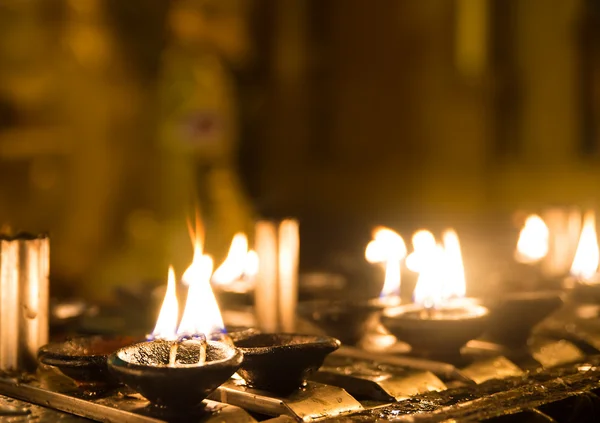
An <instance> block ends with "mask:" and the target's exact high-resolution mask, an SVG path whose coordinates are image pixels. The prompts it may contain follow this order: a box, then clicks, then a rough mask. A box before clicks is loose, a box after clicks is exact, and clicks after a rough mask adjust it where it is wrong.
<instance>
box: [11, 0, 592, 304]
mask: <svg viewBox="0 0 600 423" xmlns="http://www.w3.org/2000/svg"><path fill="white" fill-rule="evenodd" d="M599 156H600V2H597V1H594V0H569V1H564V0H428V1H421V2H418V1H413V0H380V1H376V2H365V1H363V0H172V1H165V0H128V1H120V0H0V175H1V179H0V222H1V223H2V224H5V225H6V226H5V230H9V229H8V228H10V230H12V231H13V232H16V231H20V230H27V231H49V232H50V234H51V236H52V264H51V269H52V270H51V272H52V288H53V289H54V290H55V292H56V293H61V292H64V293H68V294H74V295H75V294H76V295H83V296H90V295H93V296H95V297H96V298H99V297H102V296H103V295H108V293H109V292H111V290H112V289H113V287H114V286H117V285H119V284H129V283H135V282H137V281H140V280H144V279H160V280H165V277H166V269H167V266H168V264H169V263H173V264H175V266H176V268H177V267H178V268H181V269H183V268H184V267H185V266H186V265H187V264H188V263H189V260H190V258H191V254H192V248H191V243H190V241H189V236H188V231H187V226H186V218H188V217H190V216H193V212H194V208H195V207H199V208H200V210H201V213H202V218H203V221H204V224H205V227H206V249H207V251H208V252H209V253H211V254H213V255H214V256H215V257H216V258H217V261H219V260H220V259H221V258H222V257H223V256H224V255H225V253H226V251H227V247H228V245H229V242H230V240H231V237H232V236H233V234H234V233H235V232H237V231H245V232H246V233H248V234H250V235H252V227H253V223H252V222H253V221H254V219H255V218H257V217H266V218H282V217H285V216H296V217H298V218H299V219H300V223H301V240H302V241H301V242H302V249H301V269H302V270H304V271H308V270H315V269H326V270H329V271H341V272H346V273H347V274H353V275H355V277H360V276H356V275H361V274H362V273H361V272H362V270H361V266H363V265H366V263H364V258H363V254H364V247H365V245H366V243H367V241H368V240H369V239H370V238H371V233H370V231H371V229H372V227H373V226H374V225H378V224H383V225H388V226H391V227H393V228H395V229H397V230H398V231H399V232H400V233H402V234H403V235H406V236H405V239H407V240H408V238H409V236H410V233H411V232H412V231H413V230H415V229H419V228H420V227H429V228H430V229H434V230H440V229H442V228H444V227H447V226H454V227H455V228H457V231H458V233H459V235H460V236H461V240H462V241H463V248H464V249H465V250H466V252H465V254H464V256H465V257H468V258H467V259H466V260H465V261H466V265H467V267H469V260H470V261H471V263H473V262H476V263H479V264H477V266H479V268H481V267H485V266H486V265H485V264H482V263H485V257H490V256H493V253H494V248H496V247H498V248H500V247H499V246H503V245H506V246H510V248H514V243H515V241H516V235H515V234H516V232H517V231H518V227H516V226H515V220H514V219H515V213H517V214H518V211H539V210H543V209H545V208H548V207H557V206H558V207H565V206H569V207H570V206H571V205H574V206H580V207H584V208H588V207H595V206H596V200H597V195H596V194H597V192H598V188H599V187H600V166H599V165H600V157H599ZM507 248H508V247H507ZM467 270H468V269H467ZM375 291H377V289H375Z"/></svg>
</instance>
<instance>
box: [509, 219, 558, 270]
mask: <svg viewBox="0 0 600 423" xmlns="http://www.w3.org/2000/svg"><path fill="white" fill-rule="evenodd" d="M549 240H550V231H549V230H548V226H547V225H546V223H545V222H544V220H543V219H542V218H541V217H539V216H538V215H535V214H532V215H530V216H528V217H527V219H526V220H525V224H524V225H523V228H522V229H521V233H520V234H519V240H518V241H517V251H516V252H515V259H516V260H517V261H518V262H521V263H535V262H538V261H540V260H541V259H543V258H544V257H546V254H548V243H549Z"/></svg>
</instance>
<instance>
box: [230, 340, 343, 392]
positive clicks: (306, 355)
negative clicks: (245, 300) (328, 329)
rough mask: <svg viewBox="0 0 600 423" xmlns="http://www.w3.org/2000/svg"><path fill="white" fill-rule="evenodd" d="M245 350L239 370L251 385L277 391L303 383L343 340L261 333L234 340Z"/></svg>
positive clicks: (288, 390)
mask: <svg viewBox="0 0 600 423" xmlns="http://www.w3.org/2000/svg"><path fill="white" fill-rule="evenodd" d="M234 342H235V346H236V347H238V348H239V349H240V350H241V351H242V352H243V353H244V362H243V363H242V366H241V367H240V369H239V370H238V374H239V375H240V376H241V377H243V378H244V380H245V381H246V383H247V384H248V386H250V387H252V388H257V389H263V390H266V391H270V392H273V393H277V394H284V395H285V394H288V393H290V392H292V391H294V390H296V389H298V388H300V387H302V386H303V385H304V384H305V382H306V379H307V377H308V376H309V375H310V374H311V373H312V372H314V371H316V370H318V369H319V367H321V365H322V364H323V360H325V357H326V356H327V355H328V354H329V353H331V352H333V351H335V350H337V349H338V348H339V346H340V341H338V340H337V339H335V338H330V337H328V336H315V335H298V334H288V333H281V334H270V333H261V334H255V335H250V336H248V337H245V338H238V339H235V340H234Z"/></svg>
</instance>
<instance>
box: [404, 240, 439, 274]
mask: <svg viewBox="0 0 600 423" xmlns="http://www.w3.org/2000/svg"><path fill="white" fill-rule="evenodd" d="M412 245H413V249H414V251H413V252H412V253H410V254H409V255H408V257H406V267H407V268H408V269H409V270H412V271H413V272H415V273H419V272H420V271H421V269H423V268H425V267H426V266H428V264H427V262H428V257H429V256H431V255H432V254H434V250H435V248H436V243H435V237H434V236H433V234H432V233H431V232H429V231H428V230H426V229H420V230H418V231H417V232H415V233H414V234H413V237H412Z"/></svg>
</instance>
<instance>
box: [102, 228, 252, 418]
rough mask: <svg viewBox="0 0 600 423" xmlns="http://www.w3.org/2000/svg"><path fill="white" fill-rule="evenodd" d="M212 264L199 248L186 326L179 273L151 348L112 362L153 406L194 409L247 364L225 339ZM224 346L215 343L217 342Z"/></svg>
mask: <svg viewBox="0 0 600 423" xmlns="http://www.w3.org/2000/svg"><path fill="white" fill-rule="evenodd" d="M212 266H213V264H212V259H211V258H210V257H209V256H206V255H203V254H202V245H201V242H200V241H199V237H196V239H195V242H194V258H193V261H192V264H191V265H190V266H189V267H188V269H187V270H186V271H185V273H184V274H183V277H182V280H183V281H184V282H185V283H186V284H187V285H188V286H189V289H188V296H187V301H186V305H185V309H184V311H183V316H182V318H181V322H180V323H179V325H177V321H178V303H177V295H176V292H175V290H176V288H175V281H176V280H175V272H174V271H173V268H170V269H169V278H168V286H167V290H166V293H165V298H164V300H163V304H162V307H161V310H160V313H159V316H158V320H157V323H156V327H155V329H154V331H153V332H152V335H151V336H150V337H149V338H150V340H149V341H147V342H140V343H137V344H134V345H130V346H127V347H124V348H121V349H119V350H117V351H116V352H114V353H113V354H111V355H110V357H109V358H108V366H109V369H110V370H111V371H112V372H113V373H114V374H115V375H116V376H117V377H118V378H119V379H120V380H121V381H122V382H123V383H125V384H126V385H128V386H129V387H131V388H132V389H134V390H136V391H138V392H139V393H140V394H142V395H143V396H144V397H146V398H147V399H148V400H150V402H152V403H153V404H156V405H160V406H166V407H168V408H174V407H177V408H182V407H184V408H186V409H194V408H196V407H199V408H201V407H202V404H201V402H202V400H203V399H205V398H206V397H207V396H208V395H209V394H210V393H211V392H212V391H214V390H215V389H216V388H217V387H218V386H219V385H221V384H222V383H224V382H225V381H226V380H227V379H229V378H230V377H231V376H232V375H233V374H234V373H235V371H236V370H237V369H238V367H239V366H240V364H241V362H242V357H243V356H242V353H241V352H240V351H239V350H238V349H236V348H235V347H233V346H232V345H231V343H228V342H222V341H223V340H224V339H225V337H223V336H222V334H223V332H224V326H223V320H222V318H221V313H220V310H219V306H218V304H217V302H216V299H215V296H214V294H213V292H212V289H211V287H210V277H211V274H212ZM215 337H216V338H218V339H220V340H213V339H214V338H215Z"/></svg>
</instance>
